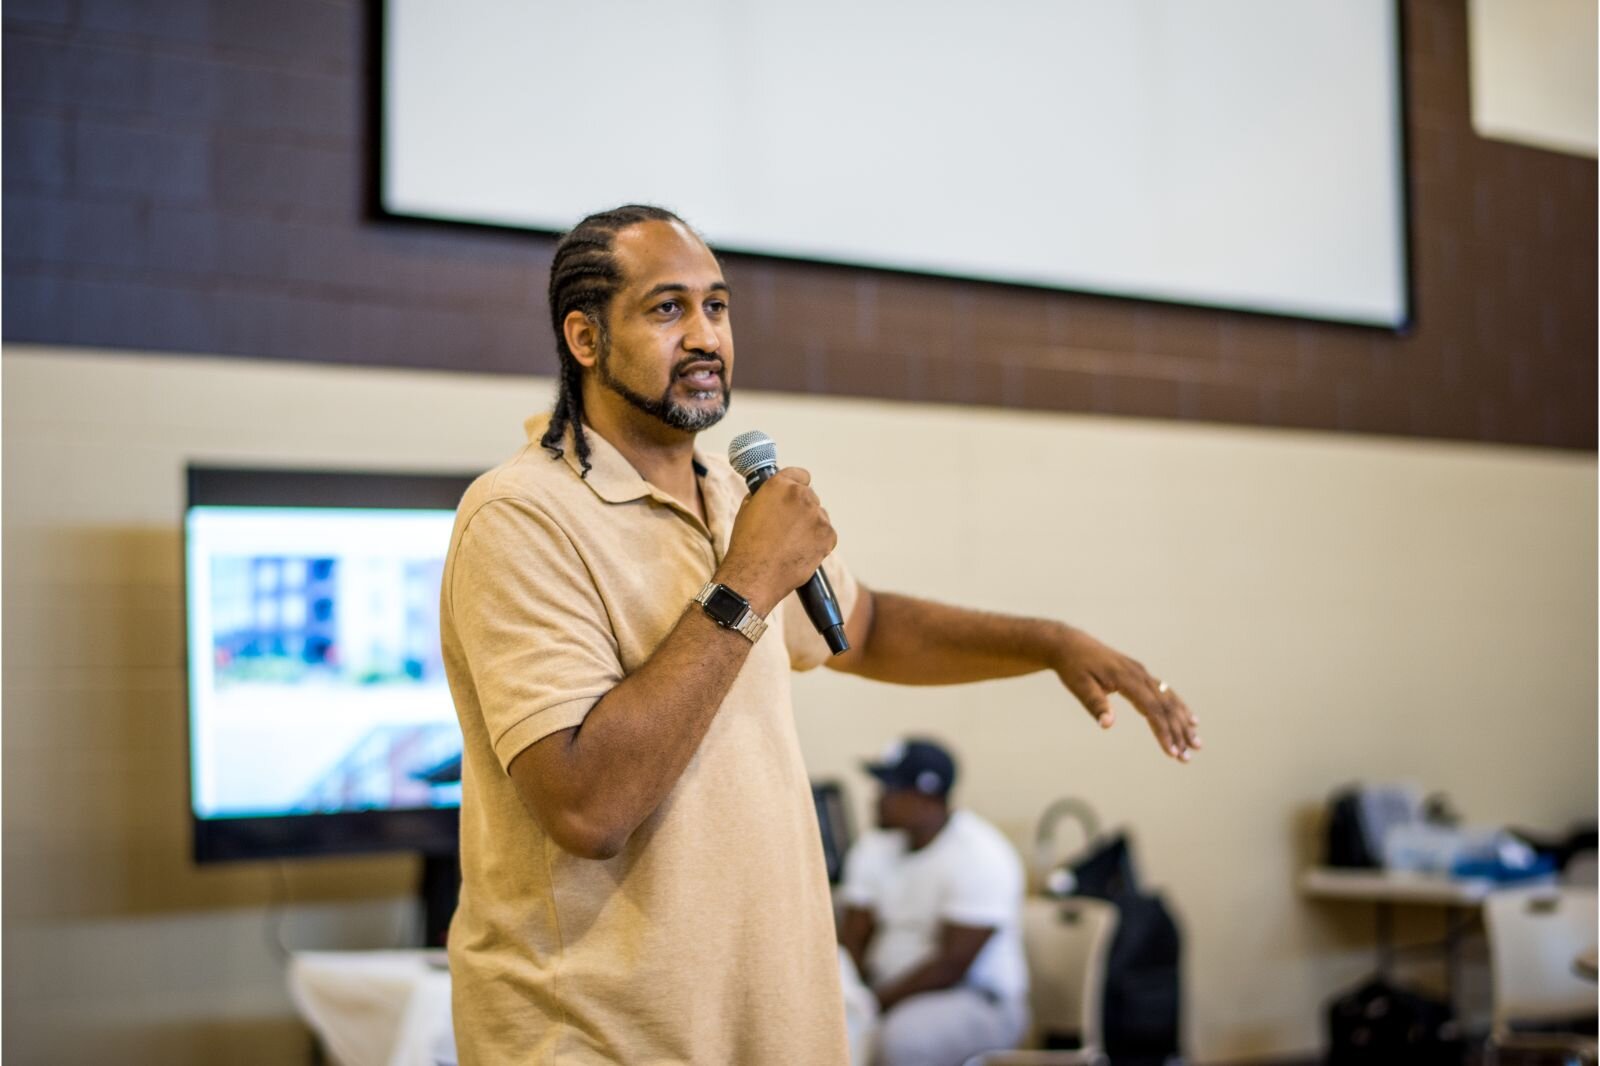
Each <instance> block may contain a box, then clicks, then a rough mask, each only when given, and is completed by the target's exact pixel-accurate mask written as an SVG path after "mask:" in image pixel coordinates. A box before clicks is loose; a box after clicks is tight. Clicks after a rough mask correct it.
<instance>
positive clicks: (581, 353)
mask: <svg viewBox="0 0 1600 1066" xmlns="http://www.w3.org/2000/svg"><path fill="white" fill-rule="evenodd" d="M561 331H562V333H564V334H565V335H566V338H567V348H568V350H570V351H571V352H572V357H573V358H574V359H576V360H577V361H578V365H579V366H581V367H583V368H584V369H585V370H589V369H591V368H593V366H594V364H595V362H596V361H597V360H598V359H599V358H600V326H599V324H598V323H596V322H595V320H594V319H592V318H590V317H589V316H588V315H587V314H585V313H584V312H582V311H568V312H567V317H566V319H565V320H564V321H563V322H562V323H561Z"/></svg>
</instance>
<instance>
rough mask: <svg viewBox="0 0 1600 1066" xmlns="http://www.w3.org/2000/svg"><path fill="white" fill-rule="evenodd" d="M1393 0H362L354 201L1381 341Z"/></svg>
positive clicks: (1391, 167)
mask: <svg viewBox="0 0 1600 1066" xmlns="http://www.w3.org/2000/svg"><path fill="white" fill-rule="evenodd" d="M1397 8H1398V4H1397V0H1204V2H1201V3H1196V2H1194V0H1166V2H1163V0H1115V2H1108V0H986V2H985V3H982V4H979V3H975V2H973V0H809V2H806V3H799V2H793V0H790V2H783V0H679V2H678V3H675V4H672V5H670V6H668V7H662V6H660V5H657V4H651V3H644V2H642V0H587V2H584V3H570V2H568V3H554V2H542V0H539V2H536V0H454V2H450V3H445V2H442V0H388V2H387V3H386V4H385V6H384V17H383V27H382V29H383V32H382V37H383V63H382V70H383V75H382V82H383V84H382V93H383V129H382V131H381V132H382V149H381V155H382V161H381V165H380V168H379V184H380V192H379V197H380V207H381V209H382V210H383V211H384V212H386V213H388V214H391V215H398V216H412V217H421V218H429V219H443V220H454V221H460V222H470V223H480V224H491V225H499V226H512V227H524V228H527V229H531V230H539V231H546V232H559V231H563V230H566V229H568V228H570V227H571V226H572V225H573V224H574V223H576V222H577V221H578V220H579V219H580V218H582V217H583V216H584V215H586V214H588V213H590V212H592V211H596V210H601V209H604V208H607V207H612V206H616V205H617V204H621V203H629V202H645V203H657V204H662V205H664V206H667V207H670V208H672V209H673V210H675V211H677V212H678V213H679V214H680V215H682V216H683V217H684V218H685V219H686V220H688V221H689V222H690V223H691V224H692V225H694V226H695V227H696V228H697V229H699V230H700V232H702V233H703V234H704V235H705V236H706V238H707V239H708V240H709V241H710V242H711V244H712V245H713V246H714V247H716V248H718V249H719V250H722V251H733V252H750V253H757V254H763V255H772V256H781V257H788V258H798V259H807V260H817V261H823V262H830V263H842V264H850V265H860V266H869V267H878V268H887V269H893V270H904V271H912V272H918V273H927V274H938V275H948V276H954V277H962V278H978V279H987V280H994V281H1002V282H1011V283H1018V284H1024V285H1033V286H1044V287H1049V288H1058V289H1067V290H1074V291H1082V292H1094V293H1104V294H1111V295H1118V296H1130V297H1141V298H1146V299H1152V300H1165V301H1173V302H1178V303H1186V304H1199V305H1206V306H1217V307H1228V308H1238V309H1244V310H1250V311H1261V312H1268V313H1274V314H1281V315H1293V316H1299V317H1306V318H1314V319H1323V320H1333V321H1340V322H1351V323H1360V324H1366V325H1374V326H1384V327H1390V328H1398V327H1401V326H1403V325H1405V324H1406V322H1407V321H1408V318H1409V314H1410V311H1409V306H1408V299H1407V291H1408V286H1407V273H1406V272H1407V267H1406V219H1405V194H1404V189H1405V175H1404V158H1403V157H1404V152H1403V145H1404V139H1403V134H1402V93H1401V74H1400V39H1399V33H1400V30H1399V12H1398V10H1397Z"/></svg>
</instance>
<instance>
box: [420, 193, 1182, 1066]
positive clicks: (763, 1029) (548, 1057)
mask: <svg viewBox="0 0 1600 1066" xmlns="http://www.w3.org/2000/svg"><path fill="white" fill-rule="evenodd" d="M550 311H551V317H552V320H553V324H554V327H555V335H556V346H557V349H558V351H559V353H560V360H561V380H560V388H559V392H558V394H557V398H556V406H555V410H554V412H553V413H552V414H551V415H550V416H548V417H539V418H535V419H532V420H530V422H529V423H528V437H529V442H528V444H527V446H526V447H524V448H523V449H522V451H520V452H519V453H518V454H517V455H515V456H514V457H512V458H511V459H509V460H508V461H506V462H505V463H503V464H501V465H500V466H498V467H496V468H495V469H494V470H491V471H490V472H488V473H486V474H484V475H483V476H482V477H480V478H478V479H477V481H475V482H474V483H473V485H472V487H471V488H470V489H469V490H468V491H467V493H466V495H465V496H464V497H463V499H462V501H461V506H460V509H459V511H458V513H457V516H456V524H455V530H454V532H453V534H452V536H451V544H450V552H449V556H448V558H447V559H446V562H445V571H444V583H443V589H442V594H441V600H442V602H441V626H442V643H443V648H444V657H445V666H446V670H447V672H448V675H449V679H450V688H451V692H452V695H453V697H454V699H455V704H456V709H457V712H458V714H459V716H460V719H461V729H462V734H463V738H464V745H465V747H464V755H463V777H462V785H463V791H462V801H461V863H462V886H461V900H460V905H459V907H458V909H457V912H456V916H455V920H454V922H453V924H452V925H451V929H450V940H449V945H450V966H451V972H452V979H453V989H454V992H453V995H454V1015H455V1030H456V1040H457V1044H458V1049H459V1054H460V1061H461V1062H462V1063H463V1064H464V1066H473V1064H501V1063H544V1062H560V1063H615V1062H622V1063H652V1064H654V1063H704V1064H723V1063H739V1064H741V1066H761V1064H769V1063H770V1064H775V1066H776V1064H785V1066H787V1064H811V1063H818V1064H843V1063H845V1062H846V1061H847V1052H846V1047H845V1027H844V1015H843V1007H842V1000H841V993H840V987H839V974H838V962H837V955H836V949H835V939H834V925H833V916H832V910H831V905H830V901H829V895H828V883H827V877H826V874H825V872H824V868H823V860H822V851H821V845H820V841H819V838H818V834H817V830H816V820H815V814H814V809H813V806H812V800H811V795H810V788H809V784H808V780H807V776H806V771H805V767H804V765H803V763H802V760H801V757H800V748H799V743H798V740H797V738H796V734H795V727H794V719H793V713H792V708H791V705H790V689H789V672H790V671H791V670H804V669H808V668H811V667H814V666H817V665H819V664H826V665H828V666H830V667H832V668H833V669H836V670H842V671H845V672H847V673H853V674H858V675H860V676H862V677H868V678H874V679H877V680H881V681H892V682H900V683H906V684H953V683H959V682H964V681H978V680H983V679H988V678H999V677H1013V676H1016V675H1019V674H1026V673H1031V672H1033V671H1037V670H1053V671H1055V673H1056V674H1057V675H1058V676H1059V677H1060V678H1061V680H1062V682H1063V683H1064V684H1065V685H1066V687H1067V688H1068V689H1070V690H1071V692H1072V693H1073V694H1074V695H1075V696H1076V697H1077V698H1078V700H1079V701H1080V702H1082V703H1083V705H1084V706H1085V707H1086V708H1088V710H1089V712H1090V713H1091V714H1092V715H1094V716H1095V718H1096V719H1097V720H1098V721H1099V722H1100V723H1101V725H1102V726H1109V725H1110V724H1111V719H1112V711H1111V708H1110V705H1109V702H1108V697H1109V696H1110V695H1111V694H1112V693H1117V692H1120V693H1122V694H1123V695H1124V696H1125V697H1127V698H1128V700H1129V701H1130V702H1131V703H1132V704H1133V705H1134V706H1135V707H1136V708H1137V709H1138V710H1139V711H1140V713H1142V714H1143V715H1144V716H1145V718H1146V719H1147V721H1148V723H1149V726H1150V728H1151V731H1152V732H1153V733H1154V734H1155V736H1156V739H1157V740H1158V741H1159V742H1160V744H1161V747H1162V749H1163V751H1165V752H1166V753H1167V754H1168V755H1170V756H1171V757H1173V758H1177V759H1180V760H1187V759H1188V758H1189V754H1190V752H1191V751H1192V750H1194V749H1197V748H1198V747H1199V746H1200V743H1199V738H1198V736H1197V735H1196V733H1195V729H1196V724H1195V720H1194V718H1193V716H1192V715H1191V714H1190V713H1189V711H1188V709H1187V708H1186V707H1185V706H1184V704H1183V702H1182V700H1180V699H1179V698H1178V696H1177V694H1176V693H1174V692H1173V691H1171V690H1170V689H1169V688H1168V687H1167V686H1166V685H1164V684H1161V683H1159V682H1157V681H1156V680H1155V679H1154V678H1152V677H1151V676H1150V675H1149V674H1148V673H1146V671H1145V670H1144V668H1143V667H1142V666H1140V665H1139V664H1138V663H1136V662H1134V661H1133V660H1131V659H1129V658H1128V657H1127V656H1125V655H1122V654H1120V653H1118V652H1116V651H1114V650H1112V649H1111V648H1108V647H1106V646H1105V645H1103V644H1101V643H1099V642H1098V641H1096V640H1094V639H1093V638H1092V637H1090V636H1088V635H1087V634H1085V633H1083V632H1081V631H1079V630H1076V629H1073V628H1071V627H1070V626H1067V625H1064V624H1062V623H1059V622H1052V621H1044V620H1038V619H1027V618H1015V617H1008V616H1004V615H996V614H987V613H982V612H978V611H971V610H965V609H961V608H956V607H948V606H943V605H939V604H934V603H930V602H927V601H924V600H918V599H914V598H911V597H907V596H900V595H895V594H891V593H887V592H874V591H872V590H869V589H868V588H866V587H865V586H863V585H861V584H859V583H858V582H857V581H856V580H855V579H854V578H853V577H852V575H851V574H850V573H849V572H848V571H847V570H846V569H845V568H844V567H842V566H841V565H839V564H838V562H837V561H835V560H834V559H832V558H831V557H830V553H831V552H832V550H833V548H834V543H835V536H834V531H833V528H832V526H831V525H830V524H829V521H828V514H827V512H826V511H825V510H824V509H823V507H822V504H821V501H820V499H819V498H818V495H817V493H816V492H814V491H813V490H812V488H811V485H810V481H811V479H810V477H809V475H808V474H807V473H806V472H805V471H803V470H799V469H795V468H790V469H786V470H782V471H781V472H779V473H777V474H776V475H774V476H772V477H771V478H769V479H768V480H767V481H766V483H764V484H763V485H762V486H761V488H760V491H758V492H756V493H754V494H748V493H747V490H746V487H745V484H744V482H743V481H742V480H741V478H740V477H739V476H738V474H736V473H734V471H733V470H732V469H731V468H730V467H729V466H728V464H727V463H726V462H725V461H723V460H721V459H719V458H716V457H712V456H708V455H705V454H702V453H699V452H697V451H696V450H695V447H694V444H695V436H696V434H697V433H698V432H699V431H700V430H702V429H705V428H707V427H708V426H711V425H714V424H715V423H716V422H717V421H718V420H719V419H720V418H721V417H722V416H723V414H724V413H725V412H726V410H727V405H728V400H729V396H730V393H731V388H732V383H733V370H734V348H733V325H732V300H731V294H730V292H729V289H728V285H727V283H726V282H725V281H724V279H723V277H722V270H721V267H720V266H719V264H718V263H717V260H716V258H715V256H713V255H712V253H711V251H710V249H708V248H707V247H706V245H705V243H704V242H703V241H701V240H700V238H699V237H698V236H697V235H696V234H695V233H694V232H693V231H692V230H690V229H689V228H688V226H686V225H685V224H684V223H683V222H682V221H681V220H680V219H679V218H677V216H675V215H673V214H671V213H670V212H667V211H664V210H661V209H659V208H653V207H639V206H627V207H621V208H617V209H616V210H613V211H607V212H604V213H602V214H597V215H592V216H590V217H589V218H587V219H584V220H583V222H581V223H580V224H579V225H578V226H577V227H576V228H575V229H573V230H572V232H571V233H569V234H567V235H566V236H565V237H564V238H563V239H562V240H561V242H560V244H559V245H558V246H557V248H556V253H555V259H554V262H553V263H552V266H551V273H550ZM819 567H821V568H822V569H823V570H824V573H825V575H826V577H827V579H828V582H829V584H831V586H832V588H833V590H834V591H835V593H836V595H837V600H838V605H839V610H840V612H841V615H842V617H843V618H844V619H845V632H846V635H847V637H848V641H849V644H850V646H851V647H850V650H849V651H847V652H845V653H843V654H840V655H837V656H830V653H829V649H828V647H827V645H826V644H825V643H824V642H823V640H822V638H821V637H820V636H818V634H817V632H816V630H815V629H814V628H813V626H812V625H811V623H810V621H809V620H808V619H807V616H806V614H805V612H804V611H803V610H802V609H801V607H800V605H799V603H798V601H797V599H796V597H795V596H794V595H792V592H793V590H794V589H796V588H798V587H799V586H801V585H803V584H805V583H806V582H807V581H808V580H809V579H810V578H811V576H812V575H813V574H814V573H815V571H816V570H817V569H818V568H819Z"/></svg>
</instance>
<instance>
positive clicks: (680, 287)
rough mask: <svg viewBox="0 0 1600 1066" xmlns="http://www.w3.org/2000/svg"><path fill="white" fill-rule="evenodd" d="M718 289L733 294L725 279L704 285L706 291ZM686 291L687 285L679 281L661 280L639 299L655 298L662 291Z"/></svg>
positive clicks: (687, 289)
mask: <svg viewBox="0 0 1600 1066" xmlns="http://www.w3.org/2000/svg"><path fill="white" fill-rule="evenodd" d="M719 289H720V290H721V291H722V292H725V293H727V294H728V295H729V296H732V295H733V290H732V289H730V288H729V287H728V283H727V282H726V281H723V280H722V279H721V278H718V279H717V280H716V281H713V282H712V283H711V284H710V285H708V286H707V287H706V290H707V291H708V292H716V291H718V290H719ZM688 291H689V286H688V285H685V284H684V283H683V282H681V281H663V282H662V283H661V284H660V285H657V286H656V287H655V288H653V289H651V290H650V291H649V292H647V293H645V294H644V295H643V296H641V297H639V299H641V300H649V299H653V298H655V297H657V296H660V295H661V294H662V293H665V292H688Z"/></svg>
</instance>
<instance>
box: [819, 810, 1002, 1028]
mask: <svg viewBox="0 0 1600 1066" xmlns="http://www.w3.org/2000/svg"><path fill="white" fill-rule="evenodd" d="M1022 891H1023V875H1022V862H1021V860H1019V859H1018V858H1017V853H1016V851H1015V850H1013V848H1012V847H1011V843H1010V841H1008V840H1006V838H1005V837H1004V836H1003V835H1002V834H1001V833H1000V831H999V830H998V829H996V828H995V827H994V826H992V825H990V824H989V823H988V822H986V821H984V820H983V819H982V818H979V817H978V816H977V815H975V814H972V813H970V812H968V811H954V812H952V813H951V815H950V820H949V821H948V822H946V823H945V826H944V828H943V829H941V830H940V831H939V835H938V836H936V837H934V838H933V840H931V841H929V843H928V845H927V846H926V847H924V848H922V849H921V850H920V851H910V850H908V847H907V839H906V835H905V834H904V833H901V832H889V831H884V830H875V831H873V832H870V833H866V834H864V835H863V836H862V837H861V839H860V840H859V841H857V843H856V845H855V847H853V848H852V849H850V855H849V857H848V858H847V859H846V860H845V867H844V887H843V888H842V890H841V893H840V894H841V897H842V898H843V900H844V902H845V904H846V905H847V906H851V907H860V908H862V909H864V910H869V911H871V912H872V914H873V918H874V920H875V924H876V931H875V932H874V934H873V937H872V942H871V943H870V944H869V945H868V947H867V959H866V962H867V969H868V970H869V972H870V973H871V975H872V979H873V981H874V982H877V983H883V982H888V981H893V980H894V979H896V978H897V977H899V976H900V975H902V974H904V973H907V972H908V971H910V970H912V969H914V968H915V967H916V966H918V965H919V964H921V963H922V962H924V961H925V960H926V959H927V958H928V957H929V956H931V955H932V954H933V953H934V952H936V951H937V950H938V947H939V927H940V926H941V925H942V924H943V923H945V922H950V923H953V924H955V925H969V926H978V927H983V928H991V929H993V930H994V934H993V935H992V936H990V937H989V939H988V940H987V941H986V942H985V943H984V945H983V948H982V950H980V951H979V952H978V957H977V958H976V959H974V960H973V961H972V965H971V966H970V967H968V968H967V973H966V976H965V977H964V978H962V981H961V983H962V984H963V985H965V986H969V987H973V988H979V989H984V990H986V991H988V992H991V993H993V994H995V995H997V996H1000V997H1001V998H1004V999H1013V998H1020V997H1022V996H1025V995H1026V994H1027V991H1028V964H1027V959H1026V957H1025V956H1024V955H1023V953H1022Z"/></svg>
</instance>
